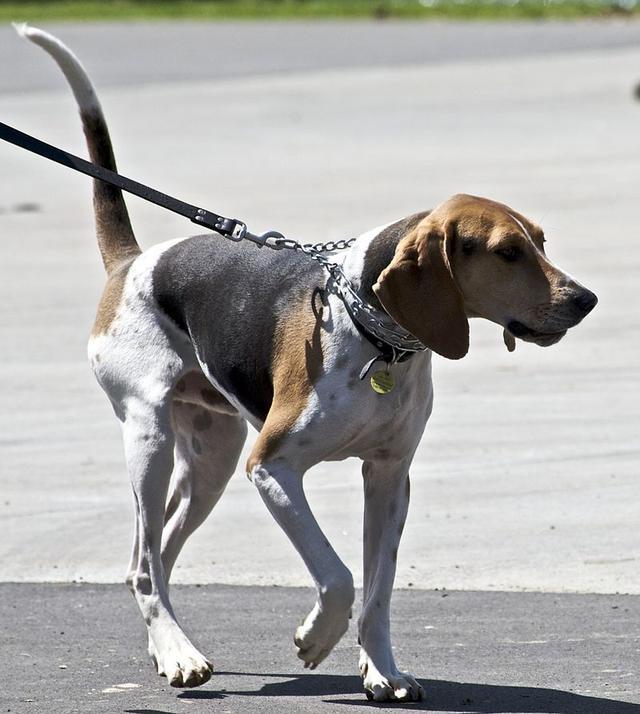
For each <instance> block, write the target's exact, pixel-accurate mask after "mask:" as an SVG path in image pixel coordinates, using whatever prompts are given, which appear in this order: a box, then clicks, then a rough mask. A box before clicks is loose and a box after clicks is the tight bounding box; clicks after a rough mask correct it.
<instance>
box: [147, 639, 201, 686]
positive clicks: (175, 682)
mask: <svg viewBox="0 0 640 714" xmlns="http://www.w3.org/2000/svg"><path fill="white" fill-rule="evenodd" d="M148 650H149V656H150V657H151V659H152V660H153V663H154V664H155V666H156V669H157V671H158V674H159V675H160V676H161V677H166V678H167V679H168V680H169V684H170V685H171V686H172V687H199V686H200V685H201V684H204V683H205V682H207V681H208V680H209V679H211V675H212V673H213V665H212V664H211V662H209V660H208V659H207V658H206V657H205V656H204V655H202V654H200V652H198V650H197V649H196V648H195V647H194V646H193V645H192V644H191V643H190V642H189V640H187V638H186V637H185V638H184V641H182V642H172V643H170V644H165V645H164V647H163V649H162V650H160V649H159V648H158V647H156V645H155V643H154V641H153V639H152V638H151V636H150V637H149V648H148Z"/></svg>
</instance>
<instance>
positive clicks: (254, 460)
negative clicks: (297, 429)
mask: <svg viewBox="0 0 640 714" xmlns="http://www.w3.org/2000/svg"><path fill="white" fill-rule="evenodd" d="M318 302H319V301H315V303H314V304H312V303H311V302H310V301H309V298H308V297H307V296H303V297H302V299H301V301H300V302H299V303H298V304H293V305H291V307H290V310H289V311H288V312H286V313H284V314H283V315H281V316H280V319H279V321H278V324H277V326H276V330H275V336H274V350H273V402H272V404H271V409H270V410H269V413H268V414H267V418H266V420H265V423H264V426H263V427H262V431H261V432H260V436H259V437H258V440H257V441H256V444H255V446H254V447H253V451H252V452H251V455H250V456H249V460H248V461H247V467H246V468H247V472H248V473H249V472H251V470H252V469H253V468H254V466H256V465H257V464H260V463H263V462H264V461H266V460H267V459H268V458H271V457H273V456H274V454H275V453H276V452H277V449H278V447H279V445H280V444H281V443H282V441H283V439H284V438H285V437H286V435H287V434H288V433H289V431H290V430H291V428H292V427H293V425H294V424H295V423H296V421H297V420H298V418H299V416H300V414H301V413H302V412H303V411H304V409H305V407H306V406H307V404H308V402H309V396H310V394H311V392H312V390H313V385H314V384H315V383H316V382H317V380H318V379H319V378H320V376H321V375H322V374H323V371H324V365H323V362H324V360H323V354H322V344H321V331H322V314H323V309H324V306H323V305H318V304H317V303H318Z"/></svg>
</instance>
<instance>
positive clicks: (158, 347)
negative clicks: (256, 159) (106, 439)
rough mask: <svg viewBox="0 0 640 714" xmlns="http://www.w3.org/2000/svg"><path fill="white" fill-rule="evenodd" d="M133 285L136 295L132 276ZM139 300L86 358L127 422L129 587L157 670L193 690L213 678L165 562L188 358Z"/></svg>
mask: <svg viewBox="0 0 640 714" xmlns="http://www.w3.org/2000/svg"><path fill="white" fill-rule="evenodd" d="M132 286H133V287H134V288H135V289H138V288H137V287H136V278H135V277H133V278H132ZM138 287H140V286H138ZM130 292H131V291H130ZM129 299H130V301H131V300H134V299H136V298H134V297H130V298H129ZM139 300H140V302H139V303H138V304H136V305H135V307H136V311H134V312H135V314H134V315H133V317H131V319H129V318H128V317H126V316H123V317H122V318H120V319H119V320H117V321H116V324H115V325H114V327H112V328H111V329H110V330H109V331H108V332H106V333H104V334H102V335H97V336H94V337H93V338H92V340H91V341H90V347H89V353H90V357H91V361H92V364H93V368H94V372H95V374H96V377H97V378H98V381H99V382H100V384H101V386H102V387H103V389H104V390H105V391H106V392H107V394H108V395H109V398H110V399H111V402H112V404H113V406H114V409H115V411H116V414H117V416H118V418H119V419H120V421H121V424H122V435H123V441H124V451H125V460H126V463H127V469H128V471H129V476H130V479H131V485H132V488H133V494H134V505H135V509H136V514H137V522H136V529H135V542H134V548H133V553H132V562H131V564H130V567H129V574H128V577H127V584H128V585H129V588H130V589H131V591H132V593H133V595H134V597H135V599H136V602H137V603H138V607H139V608H140V611H141V613H142V616H143V618H144V620H145V623H146V625H147V631H148V634H149V639H150V642H152V644H153V654H154V656H155V659H156V663H157V667H158V671H159V672H162V673H164V674H166V676H167V679H168V680H169V682H170V684H171V685H172V686H175V687H193V686H197V685H199V684H202V683H203V682H206V681H207V680H208V679H209V678H210V676H211V671H212V667H211V664H210V663H209V662H208V660H207V659H206V658H205V657H204V656H203V655H202V654H201V653H200V652H198V650H197V649H196V648H195V647H194V646H193V644H192V643H191V642H190V641H189V639H188V637H187V636H186V635H185V634H184V632H183V631H182V629H181V628H180V626H179V625H178V623H177V621H176V618H175V615H174V613H173V608H172V606H171V603H170V601H169V594H168V591H167V586H166V578H165V574H164V568H163V565H162V557H161V544H162V531H163V526H164V514H165V505H166V498H167V491H168V487H169V482H170V479H171V474H172V471H173V464H174V445H175V437H174V431H173V424H172V403H173V390H174V387H175V384H176V383H177V381H178V380H179V378H180V376H181V375H182V374H183V373H184V371H185V367H186V363H185V360H187V362H189V361H190V357H188V356H186V353H185V356H184V357H183V356H181V355H180V354H178V353H177V352H176V351H175V349H174V348H173V342H175V338H173V336H170V335H169V334H168V333H167V332H166V330H165V329H164V328H163V327H162V326H161V325H159V324H158V323H157V322H155V324H154V322H153V321H152V320H150V319H149V313H147V312H145V311H144V309H143V308H144V305H143V299H142V298H140V299H139ZM140 325H144V326H145V328H146V331H145V336H144V340H142V339H141V338H140V336H139V334H138V333H137V332H136V330H137V331H138V332H139V329H140V327H139V326H140ZM141 344H142V345H143V348H141Z"/></svg>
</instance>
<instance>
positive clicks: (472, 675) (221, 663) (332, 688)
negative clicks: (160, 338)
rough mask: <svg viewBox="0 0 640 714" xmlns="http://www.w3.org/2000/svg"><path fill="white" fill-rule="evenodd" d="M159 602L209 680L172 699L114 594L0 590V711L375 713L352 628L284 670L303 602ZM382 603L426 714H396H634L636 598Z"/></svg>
mask: <svg viewBox="0 0 640 714" xmlns="http://www.w3.org/2000/svg"><path fill="white" fill-rule="evenodd" d="M172 592H173V600H174V604H175V606H176V609H177V613H178V617H179V618H181V619H182V621H183V623H184V625H185V626H186V629H187V631H188V632H190V633H191V634H192V636H193V637H194V639H195V641H196V643H198V644H199V646H200V647H202V648H203V650H204V651H205V652H206V653H207V655H210V656H211V658H212V661H213V663H214V667H215V670H216V673H215V674H214V676H213V678H212V679H211V680H210V681H209V682H208V683H207V684H205V685H204V686H202V687H200V688H198V689H192V690H176V689H172V688H171V687H169V686H168V685H167V683H166V680H164V679H161V678H159V677H158V676H157V675H156V674H155V673H154V671H153V668H152V666H151V663H150V662H149V661H148V659H147V655H146V651H145V647H146V643H145V639H144V638H145V635H144V625H143V623H142V620H141V619H140V618H139V616H138V614H137V612H136V607H135V605H134V602H133V600H132V598H131V596H130V595H129V593H128V592H127V591H126V589H125V587H124V586H113V585H102V586H95V585H55V586H54V585H11V584H3V585H0V618H1V621H2V630H1V631H0V646H1V648H2V650H1V651H2V657H1V658H0V711H1V712H12V714H23V713H25V714H26V713H31V712H56V714H78V713H80V712H82V713H84V712H91V713H96V714H97V713H99V712H105V713H107V712H108V713H109V714H116V713H119V712H128V713H129V714H134V713H135V714H143V713H144V714H181V713H182V712H196V713H199V712H203V713H204V712H212V711H213V712H221V713H222V712H234V713H235V712H243V713H244V712H258V711H259V712H322V711H327V712H340V711H342V712H360V711H362V712H364V711H371V708H372V707H373V708H379V705H378V706H376V705H374V704H368V703H367V701H366V699H365V697H364V695H363V693H362V690H361V683H360V679H359V677H358V676H357V658H358V647H357V645H356V641H355V640H356V635H355V624H353V623H352V626H351V628H350V630H349V631H348V632H347V634H346V635H345V636H344V638H343V639H342V641H341V642H340V643H339V644H338V646H337V647H336V649H335V650H334V652H333V653H332V654H331V655H330V656H329V658H328V659H327V660H325V662H324V663H323V664H322V665H321V666H320V667H319V669H318V670H316V671H314V672H308V671H307V670H304V669H303V668H302V665H301V663H300V662H299V661H298V660H297V659H296V657H295V653H294V648H293V644H292V641H291V640H292V633H293V629H294V627H295V625H296V624H297V622H299V620H300V619H301V618H302V616H303V615H304V614H306V610H307V609H308V608H310V607H311V605H312V603H313V593H312V592H311V591H310V590H307V589H296V588H273V587H270V588H263V587H248V588H245V587H228V586H221V585H209V586H203V587H195V586H176V587H175V588H174V589H173V591H172ZM393 603H394V608H393V632H394V641H395V656H396V659H397V660H398V662H399V664H400V666H401V667H403V668H405V669H408V670H409V671H411V672H413V673H414V674H416V675H417V676H418V678H419V679H420V681H421V683H422V685H423V686H424V688H425V691H426V700H425V701H424V702H422V703H420V704H400V703H399V704H395V705H393V706H392V707H391V709H392V710H394V711H395V710H400V711H405V710H408V709H412V710H413V709H417V710H422V711H429V712H458V713H459V712H476V713H479V714H480V713H481V714H638V713H639V712H640V703H639V702H640V680H639V679H638V663H639V655H638V652H639V651H640V632H639V631H638V622H639V621H640V598H639V597H637V596H619V595H618V596H616V595H554V594H539V593H526V594H517V593H476V592H442V591H439V592H433V591H431V592H427V591H413V592H412V591H409V590H400V591H397V592H396V593H395V595H394V601H393ZM354 622H355V621H354ZM36 623H38V626H36ZM634 702H635V703H634ZM387 706H389V705H387Z"/></svg>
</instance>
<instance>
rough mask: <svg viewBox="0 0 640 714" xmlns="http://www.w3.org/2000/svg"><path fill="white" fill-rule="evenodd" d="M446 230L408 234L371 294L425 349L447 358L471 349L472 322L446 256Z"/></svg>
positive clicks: (429, 229)
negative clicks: (373, 293) (470, 330)
mask: <svg viewBox="0 0 640 714" xmlns="http://www.w3.org/2000/svg"><path fill="white" fill-rule="evenodd" d="M445 242H446V241H445V231H444V230H442V229H440V228H439V227H438V226H435V225H433V223H431V224H429V223H427V224H426V225H425V224H424V223H423V224H422V225H420V226H418V227H417V228H416V229H415V230H413V231H412V232H411V233H409V234H408V235H407V236H405V237H404V238H403V239H402V240H401V241H400V243H399V244H398V246H397V248H396V252H395V255H394V257H393V260H392V261H391V263H389V265H388V266H387V267H386V268H385V269H384V270H383V271H382V273H380V275H379V277H378V280H377V282H376V284H375V285H374V286H373V291H374V292H375V294H376V295H377V297H378V299H379V300H380V302H381V303H382V306H383V307H384V309H385V310H386V311H387V312H388V313H389V315H391V317H393V319H394V320H395V321H396V322H398V323H399V324H400V325H402V327H404V328H405V329H406V330H409V332H411V333H412V334H413V335H415V336H416V337H417V338H418V339H419V340H420V341H421V342H422V343H423V344H424V345H425V346H426V347H428V348H429V349H431V350H433V351H434V352H437V353H438V354H439V355H442V356H443V357H448V358H449V359H460V358H461V357H464V356H465V355H466V354H467V352H468V350H469V322H468V321H467V316H466V315H465V312H464V302H463V299H462V295H461V293H460V290H459V289H458V286H457V285H456V283H455V281H454V279H453V275H452V274H451V269H450V267H449V261H448V259H447V257H446V245H445Z"/></svg>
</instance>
